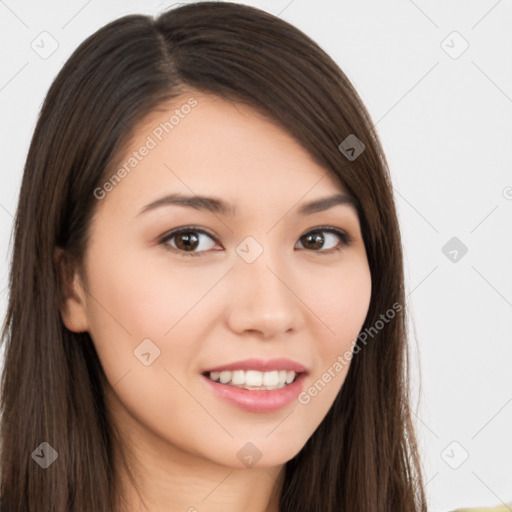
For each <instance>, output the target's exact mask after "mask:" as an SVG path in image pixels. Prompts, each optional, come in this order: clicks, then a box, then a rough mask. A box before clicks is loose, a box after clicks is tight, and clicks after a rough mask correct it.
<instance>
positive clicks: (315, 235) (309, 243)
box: [299, 228, 352, 253]
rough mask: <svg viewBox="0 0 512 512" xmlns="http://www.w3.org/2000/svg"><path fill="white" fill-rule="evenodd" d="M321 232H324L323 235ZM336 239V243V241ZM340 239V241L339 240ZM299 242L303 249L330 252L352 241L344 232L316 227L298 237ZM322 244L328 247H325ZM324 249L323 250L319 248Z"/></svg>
mask: <svg viewBox="0 0 512 512" xmlns="http://www.w3.org/2000/svg"><path fill="white" fill-rule="evenodd" d="M323 233H326V234H327V235H326V236H325V235H324V234H323ZM337 240H338V244H336V241H337ZM340 240H341V242H339V241H340ZM299 242H300V243H301V244H302V245H303V247H304V248H305V249H309V250H313V251H316V252H325V253H330V252H332V251H339V250H341V249H342V248H343V247H345V246H347V245H349V244H350V243H351V242H352V238H351V237H350V236H349V235H348V234H347V233H345V232H343V231H340V230H338V229H334V228H317V229H315V230H313V231H310V232H309V233H306V234H305V235H302V236H301V237H300V238H299ZM324 244H327V245H328V247H327V248H325V247H324ZM320 249H324V250H320Z"/></svg>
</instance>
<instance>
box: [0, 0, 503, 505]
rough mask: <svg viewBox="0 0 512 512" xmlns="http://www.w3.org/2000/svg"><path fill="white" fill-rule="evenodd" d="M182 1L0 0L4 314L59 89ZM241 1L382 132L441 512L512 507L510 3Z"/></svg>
mask: <svg viewBox="0 0 512 512" xmlns="http://www.w3.org/2000/svg"><path fill="white" fill-rule="evenodd" d="M173 3H175V2H172V1H156V0H155V1H145V2H143V1H136V0H131V1H125V0H115V1H114V0H110V1H108V2H106V1H103V2H100V1H98V0H90V1H86V0H73V1H64V0H51V1H46V2H36V1H35V0H32V1H23V0H21V1H15V0H6V1H0V26H1V31H0V38H1V48H2V54H1V65H0V105H1V111H2V116H3V118H2V121H3V122H2V123H1V125H0V130H1V132H0V145H1V148H0V151H1V155H2V165H1V169H2V177H1V192H0V238H1V246H0V247H1V254H0V257H1V263H0V309H1V311H0V314H1V318H2V320H3V318H4V316H5V310H6V299H7V290H6V285H7V277H8V265H9V258H10V251H11V246H10V236H11V228H12V223H13V215H14V212H15V209H16V204H17V197H18V192H19V186H20V181H21V176H22V171H23V165H24V160H25V158H26V153H27V150H28V146H29V143H30V138H31V135H32V132H33V129H34V127H35V122H36V118H37V114H38V111H39V108H40V106H41V103H42V101H43V99H44V96H45V94H46V92H47V90H48V87H49V86H50V83H51V81H52V80H53V78H54V77H55V75H56V74H57V72H58V71H59V70H60V68H61V66H62V64H63V63H64V61H65V60H66V59H67V58H68V57H69V55H70V54H71V52H72V51H73V50H74V49H75V48H76V47H77V46H78V45H79V44H80V43H81V42H82V41H83V40H84V39H85V38H86V37H87V36H89V35H90V34H92V33H93V32H94V31H96V30H97V29H98V28H100V27H101V26H103V25H104V24H106V23H107V22H109V21H111V20H113V19H115V18H118V17H120V16H122V15H125V14H130V13H145V14H156V13H158V12H159V11H160V10H162V9H164V8H165V7H167V6H170V5H173ZM245 3H250V4H251V5H254V6H256V7H260V8H263V9H265V10H267V11H269V12H271V13H273V14H276V15H279V16H281V17H282V18H283V19H285V20H286V21H289V22H291V23H292V24H294V25H296V26H297V27H299V28H300V29H302V30H303V31H304V32H305V33H306V34H308V35H309V36H311V37H312V38H313V39H314V40H316V41H317V42H318V43H319V44H320V45H321V46H322V47H323V48H324V50H326V51H327V53H329V54H330V55H331V56H332V57H333V58H334V59H335V60H336V62H337V63H338V64H339V65H340V67H341V68H342V69H343V71H344V72H345V73H346V74H347V76H348V77H349V79H350V80H351V81H352V83H353V84H354V86H355V87H356V89H357V90H358V92H359V93H360V95H361V97H362V99H363V101H364V102H365V104H366V106H367V108H368V110H369V112H370V114H371V116H372V118H373V119H374V121H375V123H376V124H377V130H378V132H379V135H380V137H381V140H382V142H383V145H384V150H385V152H386V155H387V158H388V161H389V164H390V167H391V172H392V178H393V182H394V188H395V194H396V202H397V206H398V210H399V216H400V223H401V228H402V233H403V244H404V251H405V264H406V284H407V293H408V299H409V301H410V307H411V318H410V332H411V340H410V343H411V347H412V353H413V358H412V371H413V381H414V383H415V384H414V393H413V405H414V411H415V420H416V424H417V428H418V432H419V436H420V443H421V446H420V448H421V451H422V454H423V458H424V466H425V471H426V480H427V481H428V484H427V488H426V489H427V493H428V497H429V503H430V507H431V510H432V511H433V512H441V511H445V510H449V509H451V508H455V507H461V506H470V505H471V506H476V505H494V504H499V503H502V502H507V501H509V500H512V438H511V432H512V428H511V427H512V379H511V362H512V342H511V331H512V265H511V262H512V244H511V239H510V237H511V231H512V230H511V220H512V171H511V170H512V149H511V148H512V138H511V137H512V57H511V56H512V2H511V1H510V0H500V1H496V0H489V1H464V2H462V1H458V2H457V1H431V2H427V1H422V2H420V1H419V0H418V1H416V2H414V1H412V0H400V1H399V0H392V1H387V2H378V1H376V0H374V1H358V2H356V1H355V0H354V1H350V2H348V1H342V2H336V1H334V0H330V1H315V2H312V1H310V2H306V1H304V0H292V1H291V2H290V1H289V0H283V1H281V0H277V1H274V2H271V1H254V2H245ZM454 32H455V33H454ZM467 45H468V47H467V49H465V48H466V46H467ZM70 150H72V148H70ZM453 237H456V240H454V241H453V240H452V241H451V242H449V241H450V240H451V239H452V238H453ZM446 244H448V245H446ZM462 244H463V245H462ZM464 246H465V247H466V248H467V253H466V254H463V248H464ZM443 248H444V249H443ZM454 251H455V252H454ZM420 379H421V386H420Z"/></svg>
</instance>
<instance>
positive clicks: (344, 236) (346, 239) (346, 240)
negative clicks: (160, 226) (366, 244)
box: [158, 226, 354, 257]
mask: <svg viewBox="0 0 512 512" xmlns="http://www.w3.org/2000/svg"><path fill="white" fill-rule="evenodd" d="M190 232H193V233H202V234H204V235H207V236H209V237H210V238H211V239H212V240H213V241H214V242H215V243H217V244H218V243H219V241H218V239H217V237H215V236H213V235H212V234H211V233H208V232H207V231H205V230H204V229H200V228H197V227H195V226H185V227H182V228H177V229H174V230H172V231H169V232H168V233H166V234H165V235H163V237H161V238H160V239H159V241H158V243H159V244H161V245H163V246H164V248H165V249H166V250H168V251H171V252H174V253H179V254H181V255H183V256H185V257H188V256H192V257H199V256H203V254H204V253H206V252H209V251H199V252H194V251H183V250H181V249H177V248H176V247H172V246H170V245H169V244H168V243H167V242H169V240H171V239H172V238H174V237H176V236H179V235H182V234H183V233H190ZM318 232H327V233H332V234H334V235H338V237H339V238H340V240H341V243H340V244H339V246H337V247H334V248H332V249H329V250H327V251H322V250H317V251H315V250H313V249H310V252H317V253H319V254H324V255H325V254H333V253H336V252H339V251H341V250H342V249H343V248H345V247H348V246H349V245H350V244H351V243H352V242H353V241H354V239H353V238H352V237H351V236H350V235H349V234H348V233H346V232H345V231H342V230H340V229H337V228H334V227H332V226H318V227H316V228H313V229H311V230H309V231H306V233H304V234H303V235H301V236H300V237H299V239H300V238H302V237H304V236H306V235H308V234H311V233H318ZM305 250H306V251H307V250H308V249H305Z"/></svg>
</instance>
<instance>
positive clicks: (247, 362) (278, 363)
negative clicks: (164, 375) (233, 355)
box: [203, 358, 307, 373]
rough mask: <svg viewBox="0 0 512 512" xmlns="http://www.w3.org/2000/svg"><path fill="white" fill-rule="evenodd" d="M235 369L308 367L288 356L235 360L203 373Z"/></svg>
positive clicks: (300, 370)
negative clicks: (287, 357)
mask: <svg viewBox="0 0 512 512" xmlns="http://www.w3.org/2000/svg"><path fill="white" fill-rule="evenodd" d="M234 370H256V371H259V372H271V371H274V370H278V371H280V370H286V371H289V372H295V373H304V372H307V370H306V367H305V366H304V365H302V364H300V363H297V362H296V361H292V360H291V359H286V358H276V359H268V360H264V359H254V358H253V359H244V360H243V361H235V362H234V363H229V364H223V365H221V366H216V367H215V368H209V369H208V370H205V371H204V372H203V373H210V372H222V371H234Z"/></svg>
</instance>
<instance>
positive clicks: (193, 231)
mask: <svg viewBox="0 0 512 512" xmlns="http://www.w3.org/2000/svg"><path fill="white" fill-rule="evenodd" d="M201 235H205V236H206V237H207V238H209V239H210V240H212V241H213V242H217V240H216V239H215V238H214V237H213V236H212V235H210V234H208V233H207V232H206V231H204V230H202V229H198V228H195V227H194V226H186V227H184V228H178V229H174V230H173V231H171V232H170V233H167V234H166V235H165V236H164V237H163V238H162V239H161V240H160V241H159V243H160V244H162V245H163V246H164V247H165V248H166V249H170V250H174V251H179V252H180V253H181V254H182V255H183V256H202V253H203V252H205V250H208V249H210V248H211V244H210V247H208V243H206V247H205V244H204V243H201V238H202V237H201ZM173 239H176V243H175V244H169V242H170V241H171V240H173ZM213 245H215V244H213ZM198 247H200V248H201V249H202V250H201V251H195V249H197V248H198Z"/></svg>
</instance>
